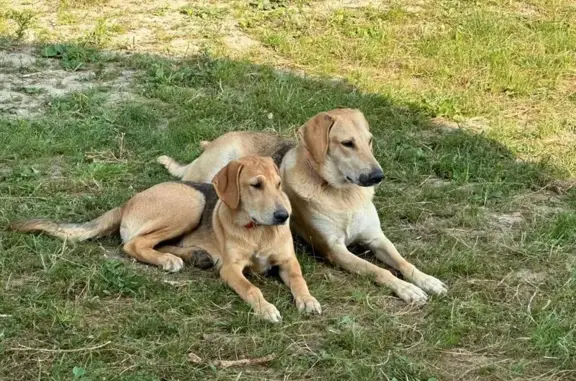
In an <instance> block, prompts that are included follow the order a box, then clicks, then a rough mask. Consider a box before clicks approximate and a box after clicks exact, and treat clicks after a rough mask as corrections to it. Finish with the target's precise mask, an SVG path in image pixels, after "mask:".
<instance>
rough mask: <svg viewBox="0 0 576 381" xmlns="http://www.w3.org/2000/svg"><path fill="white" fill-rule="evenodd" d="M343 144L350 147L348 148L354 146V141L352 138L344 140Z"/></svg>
mask: <svg viewBox="0 0 576 381" xmlns="http://www.w3.org/2000/svg"><path fill="white" fill-rule="evenodd" d="M342 145H343V146H344V147H348V148H354V142H353V141H352V140H344V141H343V142H342Z"/></svg>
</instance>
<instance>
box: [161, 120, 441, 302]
mask: <svg viewBox="0 0 576 381" xmlns="http://www.w3.org/2000/svg"><path fill="white" fill-rule="evenodd" d="M298 133H299V140H300V141H299V142H298V143H297V144H295V143H290V142H289V141H286V140H283V139H281V138H279V137H278V136H275V135H270V134H265V133H254V132H231V133H228V134H225V135H223V136H221V137H219V138H218V139H216V140H214V141H213V142H211V143H207V142H203V143H202V145H203V147H204V148H205V151H204V152H203V153H202V154H201V155H200V157H198V158H197V159H196V160H195V161H194V162H192V163H191V164H189V165H187V166H181V165H179V164H178V163H177V162H175V161H174V160H173V159H171V158H169V157H167V156H161V157H159V158H158V162H159V163H161V164H163V165H164V166H165V167H166V168H167V169H168V171H169V172H170V173H171V174H173V175H174V176H178V177H182V178H183V179H184V180H187V179H194V180H195V181H205V179H206V178H208V177H209V176H210V175H211V174H212V173H213V172H214V171H218V169H219V167H220V166H223V165H226V163H227V162H228V161H229V160H233V159H236V158H238V157H242V156H244V155H254V154H261V153H262V152H266V154H268V155H271V156H273V157H274V158H275V159H276V160H277V162H279V161H281V171H280V172H281V174H282V179H283V184H284V185H283V187H284V191H285V192H286V194H288V197H289V198H290V202H291V204H292V208H293V210H294V214H293V218H292V222H291V226H292V227H293V229H294V230H295V231H296V232H297V233H298V234H299V235H300V236H301V237H302V238H304V239H305V240H306V241H308V242H309V243H310V244H311V245H312V246H313V248H314V250H315V251H316V252H318V253H321V254H322V255H324V256H325V257H327V258H328V260H330V261H331V262H332V263H334V264H336V265H338V266H340V267H342V268H344V269H345V270H348V271H350V272H353V273H357V274H370V275H372V276H374V279H375V281H376V282H377V283H380V284H384V285H387V286H388V287H390V288H391V289H392V290H393V291H394V292H395V293H396V294H397V295H398V296H399V297H400V298H402V299H403V300H404V301H406V302H408V303H414V304H424V303H425V302H426V300H427V294H426V292H428V293H432V294H444V293H446V287H445V285H444V284H443V283H442V282H441V281H439V280H438V279H436V278H434V277H432V276H430V275H427V274H425V273H423V272H422V271H420V270H418V269H417V268H416V267H415V266H414V265H413V264H411V263H410V262H408V261H407V260H406V259H404V258H403V257H402V256H401V255H400V254H399V253H398V251H397V250H396V248H395V247H394V245H393V244H392V242H390V240H389V239H388V238H386V236H385V235H384V233H383V232H382V229H381V228H380V219H379V218H378V214H377V211H376V207H375V206H374V204H373V203H372V199H373V197H374V188H373V186H374V185H376V184H378V183H379V182H380V181H381V180H382V179H383V178H384V174H383V173H382V169H381V167H380V165H379V164H378V162H377V161H376V159H375V158H374V155H373V153H372V134H371V133H370V130H369V126H368V122H367V121H366V118H365V117H364V115H363V114H362V112H360V111H359V110H353V109H336V110H332V111H329V112H323V113H320V114H318V115H316V116H315V117H313V118H312V119H310V120H309V121H308V122H306V123H305V124H304V125H303V126H302V127H300V129H299V130H298ZM292 146H293V147H292ZM203 176H204V177H203ZM356 243H360V244H364V245H366V246H367V247H368V248H370V249H371V251H372V252H373V253H374V255H375V256H376V258H378V259H379V260H381V261H382V262H384V263H386V264H388V265H389V266H391V267H393V268H395V269H398V270H400V272H401V273H402V275H403V277H404V279H406V280H407V281H409V282H411V283H408V282H406V281H404V280H401V279H398V278H397V277H395V276H394V275H393V274H392V273H391V272H390V271H388V270H385V269H383V268H381V267H378V266H376V265H374V264H372V263H370V262H368V261H365V260H364V259H361V258H359V257H357V256H355V255H354V254H353V253H351V252H350V251H349V250H348V248H347V247H348V246H350V245H353V244H356Z"/></svg>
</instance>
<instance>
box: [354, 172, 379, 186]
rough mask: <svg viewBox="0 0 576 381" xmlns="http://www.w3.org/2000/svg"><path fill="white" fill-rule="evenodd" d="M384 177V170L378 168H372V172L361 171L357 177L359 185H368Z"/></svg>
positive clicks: (374, 183) (376, 182)
mask: <svg viewBox="0 0 576 381" xmlns="http://www.w3.org/2000/svg"><path fill="white" fill-rule="evenodd" d="M383 179H384V172H382V170H381V169H380V168H376V169H374V170H373V171H372V172H370V173H368V174H366V173H363V174H361V175H360V178H359V179H358V183H359V185H361V186H363V187H370V186H372V185H376V184H378V183H379V182H381V181H382V180H383Z"/></svg>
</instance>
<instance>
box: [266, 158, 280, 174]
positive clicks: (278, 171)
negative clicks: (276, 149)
mask: <svg viewBox="0 0 576 381" xmlns="http://www.w3.org/2000/svg"><path fill="white" fill-rule="evenodd" d="M265 159H266V161H268V162H269V163H270V164H272V166H273V167H274V169H275V170H276V173H277V174H278V175H280V168H278V166H277V165H276V163H275V162H274V159H272V158H271V157H270V156H266V157H265Z"/></svg>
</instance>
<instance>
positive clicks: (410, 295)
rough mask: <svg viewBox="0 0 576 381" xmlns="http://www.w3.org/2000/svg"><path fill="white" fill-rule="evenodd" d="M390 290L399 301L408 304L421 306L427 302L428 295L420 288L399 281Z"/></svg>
mask: <svg viewBox="0 0 576 381" xmlns="http://www.w3.org/2000/svg"><path fill="white" fill-rule="evenodd" d="M392 289H393V291H394V292H395V293H396V295H398V297H399V298H400V299H402V300H403V301H405V302H406V303H408V304H413V305H416V306H422V305H424V304H426V301H427V300H428V295H426V293H425V292H424V291H423V290H422V289H421V288H419V287H418V286H415V285H413V284H412V283H408V282H405V281H403V280H400V279H399V280H398V283H397V284H396V285H395V286H394V287H393V288H392Z"/></svg>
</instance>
